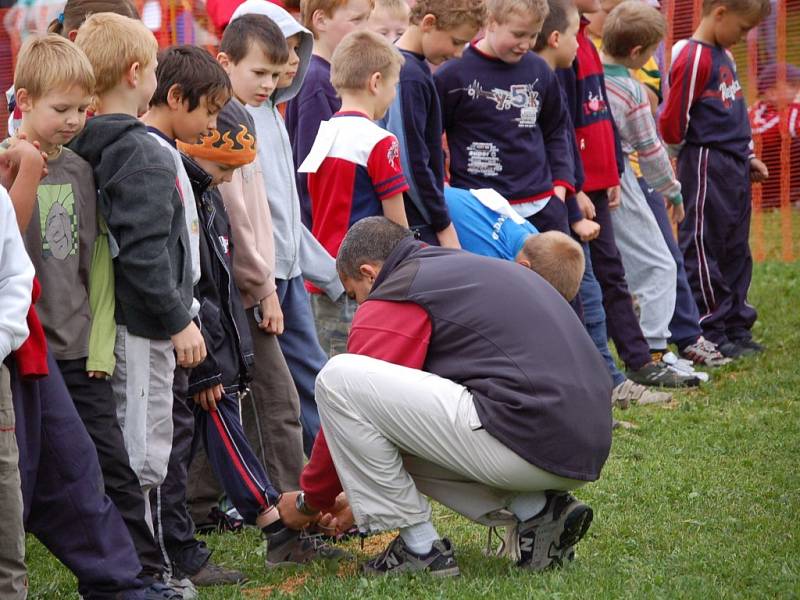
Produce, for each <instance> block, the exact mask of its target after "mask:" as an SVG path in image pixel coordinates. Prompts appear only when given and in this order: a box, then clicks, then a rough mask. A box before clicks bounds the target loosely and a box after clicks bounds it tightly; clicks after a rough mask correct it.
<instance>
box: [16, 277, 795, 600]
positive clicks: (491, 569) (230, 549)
mask: <svg viewBox="0 0 800 600" xmlns="http://www.w3.org/2000/svg"><path fill="white" fill-rule="evenodd" d="M751 301H752V302H753V303H754V304H755V305H756V306H757V307H758V309H759V310H760V313H761V318H760V319H759V321H758V323H757V324H756V330H755V333H756V336H757V337H758V338H759V339H760V340H762V341H763V342H764V343H765V344H766V345H767V346H768V351H767V353H766V354H764V355H763V356H761V357H758V358H753V359H747V360H744V361H741V362H739V363H737V364H735V365H732V366H729V367H725V368H724V369H723V370H721V371H719V372H717V373H715V380H714V381H713V382H712V383H711V384H709V385H706V386H705V387H704V388H703V389H702V390H699V391H695V392H688V393H682V394H679V395H678V396H677V401H676V402H675V403H674V405H673V406H670V407H666V408H665V407H642V408H632V409H630V410H628V411H625V412H620V413H618V414H617V415H616V416H617V417H618V418H622V419H625V420H627V421H631V422H633V423H634V424H635V425H636V429H630V430H625V431H617V432H615V434H614V445H613V448H612V452H611V457H610V459H609V461H608V463H607V464H606V467H605V470H604V471H603V477H602V478H601V480H600V481H598V482H597V483H595V484H591V485H589V486H587V487H586V488H585V489H583V490H581V491H580V493H579V496H580V498H581V499H582V500H584V501H586V502H589V503H590V504H591V505H592V506H593V508H594V510H595V521H594V523H593V525H592V528H591V529H590V530H589V533H588V535H587V537H586V538H585V539H584V540H583V541H582V542H581V543H580V545H579V546H578V558H577V560H576V561H575V563H573V564H572V565H570V566H569V567H567V568H565V569H563V570H559V571H553V572H548V573H544V574H535V573H527V572H520V571H519V570H517V569H516V568H514V567H513V566H512V565H511V564H509V563H507V562H505V561H504V560H502V559H497V558H491V559H487V558H484V557H483V555H482V553H481V550H482V548H483V545H484V541H485V537H484V536H485V529H484V528H483V527H480V526H477V525H474V524H472V523H470V522H468V521H467V520H465V519H463V518H461V517H460V516H457V515H455V514H453V513H450V512H448V511H446V510H443V509H441V510H437V513H436V514H437V518H436V524H437V526H438V528H439V531H440V532H441V533H442V534H443V535H447V536H450V537H451V538H452V539H453V541H454V543H455V544H456V548H457V551H458V560H459V564H460V566H461V570H462V576H461V577H460V578H459V579H456V580H451V581H434V580H431V579H430V578H427V577H424V576H418V577H403V578H396V579H384V580H380V579H378V580H368V579H365V578H362V577H358V576H357V575H355V568H354V565H352V564H351V565H349V566H347V567H346V568H344V569H342V572H341V573H340V574H337V573H335V572H327V571H325V570H323V569H321V568H319V567H313V568H309V569H306V570H296V571H291V572H280V573H268V572H266V571H265V570H264V568H263V567H262V556H261V555H260V550H259V539H258V536H257V535H256V534H255V533H254V532H247V533H245V534H242V535H238V536H234V535H227V536H211V537H210V538H209V539H208V543H209V545H210V546H211V547H212V548H214V550H215V554H214V558H215V560H217V561H218V562H220V563H222V564H225V565H229V566H232V567H237V568H239V569H241V570H242V571H244V572H245V573H246V574H247V575H248V576H249V577H250V579H251V582H250V583H248V584H247V585H246V586H245V587H244V588H243V589H238V588H234V587H228V588H217V589H211V590H204V591H202V592H201V598H204V599H229V598H250V599H252V598H267V597H270V598H310V599H314V600H317V599H324V598H331V599H340V598H359V599H366V598H403V599H405V598H620V597H630V598H661V597H663V598H699V599H703V600H706V599H711V598H714V599H716V598H789V597H800V526H799V525H798V519H797V515H798V514H799V513H800V473H798V467H797V464H798V456H800V404H798V398H799V397H800V394H799V393H798V390H800V374H799V370H798V367H797V358H798V356H800V354H799V353H798V350H797V349H798V347H800V311H798V305H800V262H795V263H792V264H780V263H774V262H768V263H763V264H760V265H757V267H756V271H755V278H754V281H753V287H752V291H751ZM371 543H372V544H373V545H380V544H381V543H382V540H374V541H373V542H371ZM350 547H351V548H352V549H353V550H358V546H357V544H355V543H352V544H351V545H350ZM28 552H29V554H28V556H29V566H30V577H31V597H32V598H47V599H48V600H49V599H59V598H75V597H76V594H75V592H74V589H75V588H74V580H73V578H72V576H71V575H70V574H69V573H68V572H67V571H66V569H64V568H63V567H62V566H61V565H59V564H58V562H57V561H56V560H55V559H54V558H52V557H51V556H50V555H49V554H48V553H47V551H46V550H45V549H44V548H43V547H42V546H40V545H39V544H38V543H37V542H35V541H34V540H33V539H29V543H28Z"/></svg>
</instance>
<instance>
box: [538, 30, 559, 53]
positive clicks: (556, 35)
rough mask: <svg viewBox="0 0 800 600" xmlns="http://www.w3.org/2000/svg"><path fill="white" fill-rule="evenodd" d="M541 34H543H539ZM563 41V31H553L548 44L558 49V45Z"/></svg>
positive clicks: (548, 38)
mask: <svg viewBox="0 0 800 600" xmlns="http://www.w3.org/2000/svg"><path fill="white" fill-rule="evenodd" d="M539 35H541V34H539ZM560 43H561V32H560V31H552V32H551V33H550V35H549V36H548V37H547V46H548V47H549V48H552V49H553V50H558V45H559V44H560Z"/></svg>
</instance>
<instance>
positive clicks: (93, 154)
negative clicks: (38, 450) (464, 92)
mask: <svg viewBox="0 0 800 600" xmlns="http://www.w3.org/2000/svg"><path fill="white" fill-rule="evenodd" d="M75 44H76V45H77V46H78V47H79V48H80V49H82V50H83V51H84V52H85V53H86V55H87V57H88V58H89V62H90V63H91V64H92V67H93V69H94V72H95V78H96V81H97V86H96V89H95V98H96V108H97V116H95V117H94V118H92V119H91V120H90V121H89V122H88V123H87V125H86V128H85V129H84V130H83V132H82V133H81V134H80V135H78V137H76V138H75V140H74V141H73V142H72V145H71V148H72V149H73V150H74V151H75V152H76V153H77V154H79V155H80V156H82V157H83V158H84V159H85V160H87V161H88V162H89V164H90V165H91V166H92V168H93V170H94V176H95V183H96V185H97V188H98V191H99V195H100V198H99V208H100V213H101V215H102V216H103V218H104V219H105V220H106V223H107V224H108V229H109V235H110V237H111V240H112V256H114V287H115V296H116V310H115V315H116V320H117V340H116V348H115V354H116V359H117V366H116V369H115V371H114V375H113V377H112V379H111V384H112V387H113V389H114V398H115V401H116V404H117V416H118V418H119V421H120V425H121V426H122V431H123V436H124V438H125V445H126V448H127V450H128V454H129V457H130V460H131V467H132V468H133V470H134V472H135V473H136V474H137V476H138V478H139V483H140V485H141V487H142V491H143V493H144V496H145V500H146V507H149V502H148V500H149V492H150V490H151V489H152V488H154V487H157V486H159V485H161V483H162V482H163V481H164V478H165V477H166V474H167V466H168V461H169V456H170V450H171V448H172V434H173V427H172V383H173V373H174V371H175V364H176V356H177V364H178V365H180V366H182V367H186V368H190V367H193V366H195V365H197V364H199V363H200V362H201V361H202V360H203V358H205V354H206V352H205V344H204V342H203V336H202V335H201V334H200V330H199V329H198V328H197V325H195V324H194V322H193V321H192V317H193V315H192V312H191V310H192V304H193V302H192V261H191V255H190V250H189V249H190V247H191V245H190V240H189V232H188V229H187V226H186V222H185V218H184V206H183V200H182V197H181V192H180V190H179V188H178V186H177V184H176V182H177V169H176V166H175V162H174V160H173V158H172V156H171V155H170V154H169V152H168V151H167V150H166V149H164V148H162V147H161V145H160V144H159V143H158V142H157V141H156V140H155V139H153V137H152V136H150V135H149V134H148V132H147V128H146V127H145V125H144V123H142V122H141V121H139V120H138V116H139V115H141V114H143V113H144V112H145V111H146V110H147V109H148V105H149V103H150V98H151V97H152V95H153V92H154V91H155V89H156V85H157V80H156V62H157V61H156V53H157V50H158V45H157V44H156V40H155V38H154V37H153V34H152V33H151V32H150V31H149V30H148V29H147V28H146V27H145V26H144V25H143V24H142V23H141V22H140V21H136V20H134V19H130V18H128V17H123V16H121V15H116V14H111V13H100V14H96V15H92V16H91V17H89V18H88V19H87V20H86V22H85V23H84V25H83V26H82V27H81V29H80V31H79V32H78V35H77V37H76V38H75ZM134 399H135V401H134Z"/></svg>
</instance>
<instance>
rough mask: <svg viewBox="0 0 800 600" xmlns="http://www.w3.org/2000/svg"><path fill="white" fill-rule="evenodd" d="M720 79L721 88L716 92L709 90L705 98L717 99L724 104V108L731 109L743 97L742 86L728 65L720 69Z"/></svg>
mask: <svg viewBox="0 0 800 600" xmlns="http://www.w3.org/2000/svg"><path fill="white" fill-rule="evenodd" d="M718 78H719V87H718V88H717V89H716V90H707V91H706V92H705V93H704V94H703V96H708V97H712V98H717V99H719V100H720V101H721V102H722V106H724V107H725V108H726V109H729V108H731V107H732V106H733V104H734V102H736V100H737V99H738V98H741V97H742V86H741V84H740V83H739V80H738V79H736V75H735V74H734V73H733V70H732V69H731V68H730V67H729V66H728V65H722V66H721V67H720V68H719V75H718Z"/></svg>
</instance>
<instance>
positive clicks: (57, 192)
mask: <svg viewBox="0 0 800 600" xmlns="http://www.w3.org/2000/svg"><path fill="white" fill-rule="evenodd" d="M37 196H38V204H39V225H40V227H41V229H40V231H41V235H42V256H43V257H44V258H55V259H57V260H64V259H66V258H67V257H68V256H76V255H77V254H78V215H77V213H76V212H75V194H74V193H73V191H72V184H69V183H64V184H59V185H46V184H45V185H40V186H39V189H38V190H37Z"/></svg>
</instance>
